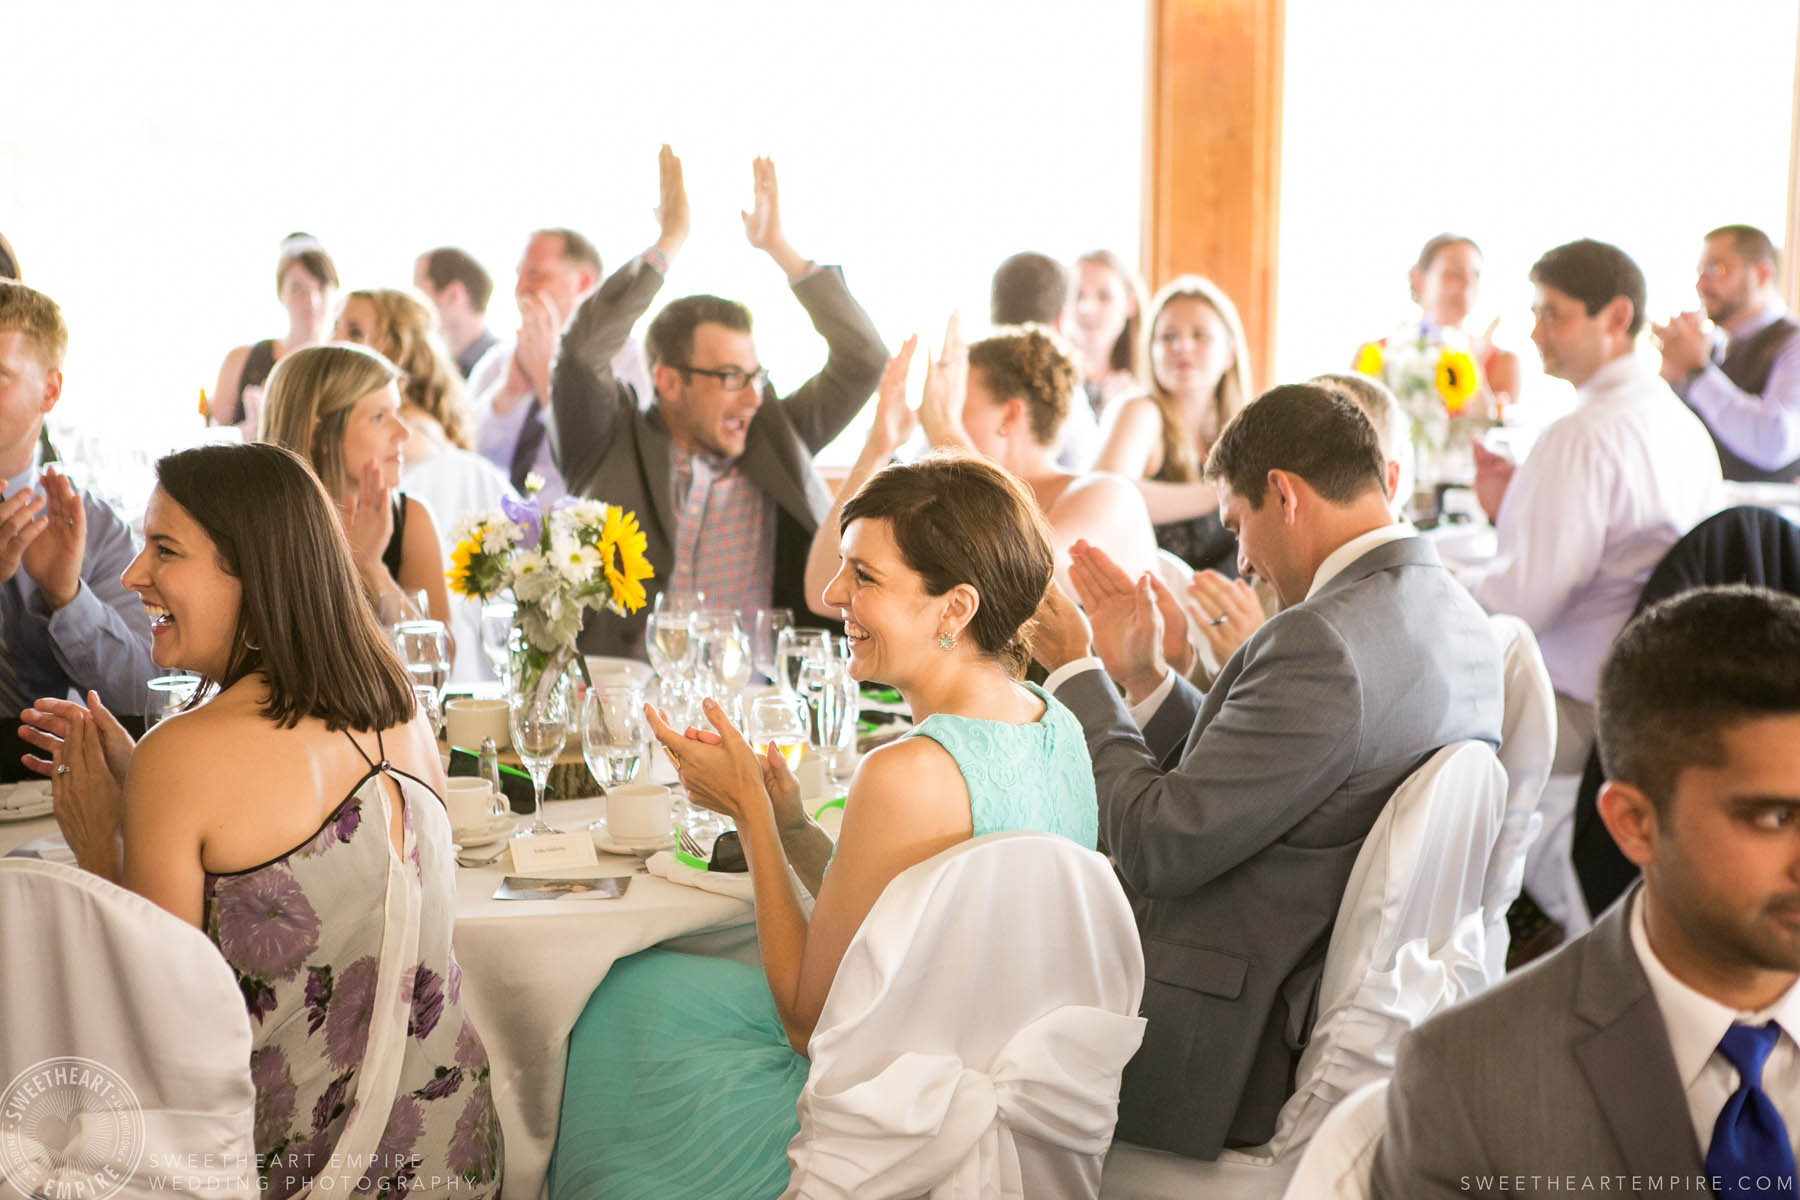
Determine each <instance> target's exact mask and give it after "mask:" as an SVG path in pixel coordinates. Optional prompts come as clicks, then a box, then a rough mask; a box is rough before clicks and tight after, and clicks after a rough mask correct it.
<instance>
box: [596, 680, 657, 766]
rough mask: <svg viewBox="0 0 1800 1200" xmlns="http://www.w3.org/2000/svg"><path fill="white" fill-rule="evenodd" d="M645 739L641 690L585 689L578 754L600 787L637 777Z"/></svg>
mask: <svg viewBox="0 0 1800 1200" xmlns="http://www.w3.org/2000/svg"><path fill="white" fill-rule="evenodd" d="M649 740H650V726H649V723H648V722H647V721H645V720H644V694H643V693H642V692H640V691H638V690H637V689H636V688H634V687H615V686H612V685H610V684H603V685H597V686H594V687H590V688H588V690H587V696H586V697H585V698H583V700H582V702H581V756H582V757H583V758H585V759H586V760H587V765H588V770H589V771H592V772H593V774H594V779H595V780H596V781H597V782H598V783H599V784H600V787H601V788H602V789H603V790H610V789H612V788H615V787H618V786H619V785H620V784H622V783H629V782H631V781H632V780H633V779H635V778H636V777H637V775H638V772H639V771H640V770H641V769H642V766H643V762H644V759H645V757H646V756H647V755H648V745H647V743H648V742H649Z"/></svg>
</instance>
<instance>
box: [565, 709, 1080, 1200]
mask: <svg viewBox="0 0 1800 1200" xmlns="http://www.w3.org/2000/svg"><path fill="white" fill-rule="evenodd" d="M1025 686H1027V687H1029V688H1031V690H1032V691H1033V692H1035V693H1036V694H1037V695H1038V696H1039V697H1040V698H1041V699H1042V700H1043V701H1044V705H1045V707H1044V715H1043V717H1041V718H1040V719H1039V720H1038V721H1037V722H1036V723H1034V724H1031V725H1006V724H1003V723H1000V722H997V721H976V720H970V719H968V718H965V717H953V716H946V715H943V714H939V715H936V716H932V717H928V718H926V719H925V721H923V722H922V723H921V724H920V725H919V727H918V728H917V729H914V730H913V731H912V732H911V733H910V734H909V735H908V736H909V737H928V738H930V739H931V740H933V741H934V742H937V743H938V744H939V745H940V746H942V747H943V748H944V749H945V750H947V751H948V752H949V753H950V756H951V757H952V758H954V759H955V760H956V765H957V767H958V769H959V770H961V772H962V776H963V782H964V783H965V784H967V785H968V789H969V815H970V818H971V822H972V825H973V828H974V831H975V836H976V837H980V836H981V835H982V834H985V833H998V832H1000V831H1003V830H1034V831H1037V832H1040V833H1053V834H1060V835H1061V836H1063V837H1066V838H1069V839H1070V840H1072V841H1074V842H1077V843H1079V844H1081V845H1082V846H1085V847H1087V848H1088V849H1090V850H1091V849H1093V848H1094V844H1095V838H1096V836H1097V834H1098V829H1099V810H1098V807H1097V804H1096V801H1095V797H1094V772H1093V766H1092V764H1091V763H1090V762H1089V760H1088V752H1087V741H1086V739H1085V738H1084V737H1083V736H1082V732H1081V724H1080V722H1078V721H1076V719H1075V716H1074V714H1072V713H1071V712H1069V710H1068V709H1066V708H1064V707H1063V706H1062V705H1061V704H1059V703H1058V702H1057V701H1055V700H1053V699H1051V698H1050V697H1049V696H1048V695H1046V694H1045V693H1044V692H1043V690H1042V689H1040V688H1038V687H1036V686H1035V685H1032V684H1026V685H1025ZM945 969H946V970H961V969H965V968H964V967H963V966H962V965H960V964H946V967H945ZM807 1065H808V1064H807V1060H806V1059H805V1058H803V1057H801V1056H800V1055H798V1054H795V1053H794V1051H793V1050H792V1049H791V1048H790V1047H789V1046H788V1042H787V1035H786V1033H784V1032H783V1031H782V1028H781V1021H780V1018H779V1017H778V1016H777V1015H776V1012H775V1001H774V1000H773V998H771V997H770V995H769V985H768V983H767V982H766V981H765V979H764V978H763V973H762V971H761V970H760V969H758V968H756V967H751V966H747V965H745V964H744V963H739V962H732V961H730V960H729V959H719V958H701V957H698V956H696V955H691V954H676V953H671V952H669V951H666V950H646V951H644V952H643V953H641V954H634V955H632V956H631V957H629V958H623V959H620V960H619V961H618V962H616V963H614V964H613V967H612V970H611V971H609V972H608V973H607V976H606V978H605V979H603V980H602V981H601V983H600V986H599V987H598V988H596V989H595V990H594V994H593V996H592V997H591V998H590V999H589V1000H588V1004H587V1008H586V1010H585V1011H584V1012H583V1013H582V1015H581V1018H580V1020H578V1021H577V1022H576V1023H575V1029H574V1032H573V1033H572V1034H571V1035H570V1037H569V1069H568V1075H567V1077H566V1080H565V1082H564V1084H563V1106H562V1122H561V1125H560V1127H559V1128H558V1130H557V1134H556V1150H555V1153H554V1154H553V1155H552V1157H551V1159H550V1197H551V1200H593V1198H597V1197H604V1198H605V1200H669V1198H671V1197H682V1198H683V1200H707V1198H709V1197H716V1198H717V1200H758V1198H759V1197H769V1198H771V1200H772V1198H774V1197H777V1196H779V1195H780V1194H781V1192H782V1189H784V1188H785V1187H786V1186H787V1182H788V1164H787V1144H788V1142H789V1141H791V1140H792V1139H793V1136H794V1135H795V1134H796V1133H798V1132H799V1130H800V1122H799V1118H798V1117H797V1116H796V1114H795V1104H796V1103H797V1102H798V1101H799V1099H800V1090H801V1088H802V1087H803V1086H804V1085H805V1083H806V1072H807Z"/></svg>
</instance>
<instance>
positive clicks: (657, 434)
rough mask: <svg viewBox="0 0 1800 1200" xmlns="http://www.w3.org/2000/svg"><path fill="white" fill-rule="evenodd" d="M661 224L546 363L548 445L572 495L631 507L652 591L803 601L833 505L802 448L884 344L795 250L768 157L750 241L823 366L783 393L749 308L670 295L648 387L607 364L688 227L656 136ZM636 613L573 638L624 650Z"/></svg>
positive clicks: (868, 372) (874, 370) (816, 441)
mask: <svg viewBox="0 0 1800 1200" xmlns="http://www.w3.org/2000/svg"><path fill="white" fill-rule="evenodd" d="M661 175H662V203H661V205H660V206H659V208H658V209H657V218H658V222H659V223H660V225H661V227H662V236H661V237H660V238H659V239H658V240H657V243H656V245H655V246H653V247H652V248H651V249H649V250H647V251H645V252H644V253H643V254H642V255H640V256H639V257H638V258H636V259H633V260H632V261H631V262H630V263H627V264H626V265H625V266H624V267H622V268H620V269H619V270H618V271H616V272H614V273H613V275H612V276H611V277H610V278H608V279H607V280H606V282H605V283H603V284H602V285H601V286H600V287H599V288H598V289H597V290H596V291H595V292H594V293H593V294H592V295H591V296H589V297H588V298H587V299H586V300H585V301H583V302H582V303H581V306H580V307H579V308H577V309H576V310H575V316H574V319H573V320H572V321H571V322H570V324H569V327H568V330H567V331H566V332H565V333H564V334H563V337H562V342H561V346H560V348H559V351H558V356H557V360H556V363H555V365H554V367H553V369H552V372H551V385H550V406H551V413H552V423H551V431H550V436H551V447H552V450H553V452H554V454H555V459H556V465H557V469H558V470H560V471H561V472H562V475H563V478H564V480H565V481H567V484H568V489H569V492H570V494H572V495H579V496H591V497H593V498H595V499H598V500H605V501H607V502H608V503H610V504H617V505H620V506H622V507H624V508H628V509H632V510H634V511H636V513H637V515H638V521H639V524H640V525H641V527H642V528H643V530H644V533H645V535H646V537H647V539H648V553H649V557H650V563H651V565H652V566H653V567H654V568H655V569H656V578H655V579H654V580H653V581H652V582H651V584H650V590H651V592H652V593H655V592H657V591H660V590H678V591H704V592H705V593H706V596H707V601H708V605H709V606H710V607H717V608H730V609H755V608H765V607H768V606H769V605H770V604H771V603H773V604H776V605H780V606H784V607H787V608H792V609H794V610H795V611H796V612H799V611H802V610H804V609H805V608H806V598H805V596H804V594H803V586H804V580H805V575H806V572H805V565H806V551H807V547H808V546H809V545H810V543H811V541H812V534H813V530H814V529H816V528H817V527H818V524H819V521H820V519H821V518H822V517H823V516H824V514H825V513H826V511H827V510H829V508H830V507H831V496H830V493H829V492H827V491H826V489H825V485H824V483H823V482H822V481H821V480H820V479H819V477H818V474H817V473H816V472H815V471H814V470H813V465H812V456H813V455H814V454H816V453H817V452H818V451H819V449H820V448H821V447H823V446H824V445H825V443H827V442H829V441H830V440H831V439H832V438H834V437H836V436H837V434H838V432H839V431H840V430H842V429H843V428H844V426H845V425H847V424H849V422H850V418H851V417H853V416H855V415H856V412H857V410H858V409H859V408H860V407H861V406H862V403H863V401H864V400H866V399H868V397H869V394H870V393H871V392H873V391H874V390H875V384H876V382H877V381H878V380H879V379H880V378H881V372H882V368H883V367H884V366H886V364H887V350H886V348H885V347H883V346H882V344H881V338H880V336H879V335H878V334H877V333H876V332H875V329H874V326H873V325H871V324H870V322H869V318H868V316H867V315H866V314H865V313H864V312H863V310H862V309H861V308H860V307H859V306H858V305H857V303H856V301H855V300H853V299H851V298H850V293H849V292H848V291H847V290H846V289H845V287H844V278H843V275H842V273H841V272H839V271H838V270H837V269H836V268H821V267H818V266H815V265H814V264H813V263H811V262H809V261H808V260H807V259H805V258H802V257H801V256H800V255H798V254H796V253H795V252H794V250H793V248H792V247H791V246H790V245H789V244H788V242H787V238H786V236H785V235H784V234H783V231H782V228H781V216H780V208H779V204H778V194H777V192H776V186H775V167H774V164H772V163H770V162H769V161H768V160H767V159H758V160H757V162H756V165H755V176H756V201H755V207H754V208H753V210H752V211H751V212H749V213H747V214H745V216H744V229H745V233H746V235H747V236H748V237H749V240H750V244H751V245H753V246H755V247H757V248H758V249H760V250H762V251H764V252H765V253H767V254H768V255H769V257H770V258H771V259H773V260H774V261H775V263H776V265H777V266H779V267H780V268H781V269H782V273H783V274H785V275H786V276H787V279H788V282H789V283H790V284H791V285H792V286H793V289H794V295H795V297H796V298H797V299H798V300H799V301H800V303H801V305H802V306H803V307H804V308H805V309H806V311H807V315H809V316H810V317H811V318H812V321H813V325H814V327H815V328H816V329H818V331H819V333H820V334H821V335H822V336H823V337H824V338H825V344H826V348H827V351H828V354H827V358H826V360H825V366H824V368H823V369H822V370H821V371H820V372H819V373H818V374H817V375H815V376H813V377H812V378H811V379H809V380H807V381H806V382H805V383H804V384H802V385H801V386H800V388H799V389H798V390H797V391H795V392H793V393H791V394H790V395H788V396H787V397H786V398H784V399H777V398H776V396H775V394H774V390H773V389H772V388H770V387H769V385H768V379H767V373H766V372H765V371H763V370H762V368H761V367H760V366H758V365H757V361H756V347H755V344H754V343H753V342H752V341H751V338H750V313H749V310H748V309H746V308H745V307H744V306H743V305H741V304H738V303H735V302H733V301H730V300H721V299H719V298H718V297H717V296H687V297H683V298H682V299H679V300H675V301H672V302H670V303H669V304H668V306H667V307H665V308H664V309H663V311H662V312H661V313H659V314H658V315H657V317H656V319H655V320H654V321H652V322H651V323H650V330H649V334H648V336H647V337H646V338H645V346H644V348H645V354H646V357H647V358H648V360H649V366H650V371H651V386H652V388H653V390H654V393H655V394H654V396H652V397H649V398H648V401H649V402H648V403H642V402H640V399H639V397H638V395H637V393H636V391H635V390H634V389H633V388H632V387H631V386H630V385H629V384H626V383H623V382H621V381H620V380H619V379H618V378H617V377H616V376H615V375H614V374H613V370H612V359H613V356H614V355H615V354H617V353H618V351H619V347H620V346H621V345H623V344H624V341H625V339H626V337H627V336H628V335H629V334H630V332H631V327H632V325H633V324H635V323H636V322H637V319H638V318H639V317H640V316H642V315H643V313H644V310H645V309H646V308H648V307H649V306H650V301H651V300H652V298H654V297H655V295H656V293H657V290H658V289H659V288H661V287H662V282H663V277H664V275H665V273H666V272H667V270H668V263H669V260H670V259H671V258H673V257H674V255H675V253H676V251H677V250H679V249H680V247H681V244H682V243H683V242H684V241H685V240H686V238H687V231H688V207H687V193H686V189H685V188H684V186H683V184H682V178H681V162H680V160H679V159H677V158H676V157H675V156H674V155H673V154H672V153H670V151H669V148H668V147H667V146H664V147H663V149H662V159H661ZM645 615H646V614H645V613H644V612H640V613H638V614H637V615H636V616H635V617H629V618H620V617H616V616H613V615H611V614H606V615H603V616H597V617H594V618H591V619H590V620H589V621H588V623H587V627H586V628H585V629H584V630H583V631H582V636H581V647H582V649H583V650H585V651H586V652H588V653H590V654H615V655H628V654H634V653H636V652H637V650H638V648H639V647H640V646H641V645H642V643H643V630H644V621H645Z"/></svg>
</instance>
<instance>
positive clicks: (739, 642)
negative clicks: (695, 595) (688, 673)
mask: <svg viewBox="0 0 1800 1200" xmlns="http://www.w3.org/2000/svg"><path fill="white" fill-rule="evenodd" d="M696 629H697V630H698V632H699V636H700V643H699V651H698V656H697V658H698V665H699V668H700V671H701V673H702V674H703V675H704V676H705V677H706V681H707V682H708V683H709V684H711V685H712V688H713V691H714V693H715V695H716V697H717V699H718V700H719V702H720V703H721V704H723V703H724V702H725V701H726V700H728V699H729V698H731V697H733V696H735V695H737V694H738V693H739V692H742V691H743V690H744V685H745V684H747V683H749V682H750V638H749V635H747V634H746V633H745V632H744V623H743V622H742V621H740V620H739V619H738V615H737V614H736V613H735V612H732V611H731V610H730V609H708V610H707V611H706V612H704V613H701V614H700V616H699V618H698V619H697V622H696Z"/></svg>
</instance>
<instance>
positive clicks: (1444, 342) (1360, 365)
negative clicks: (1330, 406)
mask: <svg viewBox="0 0 1800 1200" xmlns="http://www.w3.org/2000/svg"><path fill="white" fill-rule="evenodd" d="M1356 369H1357V371H1358V372H1360V373H1361V374H1364V375H1368V376H1371V377H1373V378H1375V379H1379V380H1381V382H1383V383H1385V384H1386V385H1387V386H1388V390H1389V391H1391V392H1393V393H1394V398H1395V399H1396V400H1398V401H1399V402H1400V408H1401V410H1402V411H1403V412H1405V413H1406V416H1407V419H1408V421H1409V422H1410V423H1411V425H1412V445H1413V460H1414V465H1415V468H1416V472H1415V475H1414V478H1415V479H1417V480H1418V483H1419V486H1421V487H1431V486H1434V485H1436V484H1440V483H1467V482H1468V481H1469V480H1470V479H1471V478H1472V477H1473V475H1474V470H1475V463H1474V452H1473V450H1472V449H1471V446H1472V444H1473V443H1474V440H1475V439H1476V438H1477V437H1478V436H1480V434H1481V433H1482V431H1483V430H1485V429H1486V428H1487V427H1488V424H1489V422H1488V414H1487V413H1486V412H1485V411H1483V410H1482V408H1481V406H1478V405H1472V404H1471V401H1472V400H1474V399H1475V395H1476V393H1477V392H1478V391H1480V389H1481V369H1480V367H1479V366H1477V365H1476V362H1475V358H1474V356H1473V355H1471V354H1470V353H1469V349H1468V344H1467V338H1466V336H1465V335H1464V334H1463V332H1462V331H1461V330H1460V329H1446V328H1444V327H1443V326H1441V325H1435V324H1432V323H1431V322H1428V321H1415V322H1412V323H1410V324H1407V325H1403V326H1401V327H1400V328H1399V329H1398V330H1396V331H1395V332H1394V333H1392V334H1390V335H1389V336H1387V337H1385V338H1382V339H1381V340H1380V341H1377V342H1365V343H1363V345H1362V347H1361V349H1359V350H1358V351H1357V352H1356Z"/></svg>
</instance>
